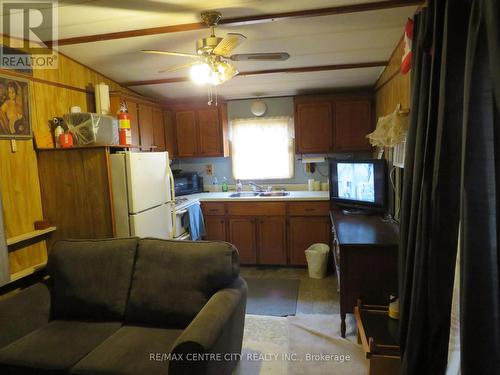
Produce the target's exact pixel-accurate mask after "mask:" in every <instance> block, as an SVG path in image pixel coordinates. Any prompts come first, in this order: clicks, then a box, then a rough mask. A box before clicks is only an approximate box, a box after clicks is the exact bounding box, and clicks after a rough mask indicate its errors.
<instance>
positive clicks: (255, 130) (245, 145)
mask: <svg viewBox="0 0 500 375" xmlns="http://www.w3.org/2000/svg"><path fill="white" fill-rule="evenodd" d="M231 127H232V149H231V151H232V159H233V160H232V161H233V176H234V178H235V179H241V180H256V179H257V180H265V179H286V178H292V177H293V172H294V170H293V167H294V160H293V157H294V153H293V123H292V120H291V118H290V117H264V118H249V119H234V120H232V122H231Z"/></svg>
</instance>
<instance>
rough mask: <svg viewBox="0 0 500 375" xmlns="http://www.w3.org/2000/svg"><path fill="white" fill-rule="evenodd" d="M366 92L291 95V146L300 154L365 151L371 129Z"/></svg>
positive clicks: (368, 98)
mask: <svg viewBox="0 0 500 375" xmlns="http://www.w3.org/2000/svg"><path fill="white" fill-rule="evenodd" d="M372 118H373V116H372V106H371V97H370V96H368V95H364V94H360V95H352V94H351V95H349V96H347V95H339V94H336V95H315V96H298V97H296V98H295V146H296V152H297V153H301V154H314V153H329V152H350V151H369V150H370V149H371V146H370V144H369V142H368V140H367V139H366V135H367V134H368V133H370V132H371V131H372V129H373V121H372Z"/></svg>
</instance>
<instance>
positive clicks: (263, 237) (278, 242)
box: [257, 217, 287, 264]
mask: <svg viewBox="0 0 500 375" xmlns="http://www.w3.org/2000/svg"><path fill="white" fill-rule="evenodd" d="M257 222H258V226H257V230H258V236H257V238H258V244H259V246H258V249H259V259H258V260H259V264H286V263H287V259H286V258H287V257H286V219H285V217H263V218H258V219H257Z"/></svg>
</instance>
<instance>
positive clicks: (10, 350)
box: [0, 320, 121, 375]
mask: <svg viewBox="0 0 500 375" xmlns="http://www.w3.org/2000/svg"><path fill="white" fill-rule="evenodd" d="M120 326H121V323H117V322H103V323H98V322H79V321H62V320H55V321H52V322H50V323H48V324H47V325H45V326H43V327H42V328H39V329H37V330H36V331H34V332H32V333H30V334H28V335H26V336H24V337H22V338H20V339H19V340H17V341H14V342H13V343H12V344H10V345H7V346H6V347H4V348H2V349H1V350H0V373H1V374H37V375H38V374H45V373H50V374H58V373H61V374H63V373H68V372H69V369H70V368H71V367H72V366H74V365H75V363H77V362H78V361H79V360H80V359H82V358H83V357H85V356H86V355H87V354H88V353H89V352H90V351H92V350H93V349H94V348H95V347H97V346H98V345H99V344H100V343H101V342H103V341H104V340H105V339H107V338H108V337H109V336H111V335H112V334H113V333H114V332H116V331H117V330H118V329H119V328H120Z"/></svg>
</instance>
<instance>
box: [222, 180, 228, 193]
mask: <svg viewBox="0 0 500 375" xmlns="http://www.w3.org/2000/svg"><path fill="white" fill-rule="evenodd" d="M222 191H223V192H224V193H226V192H227V178H226V177H222Z"/></svg>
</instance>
